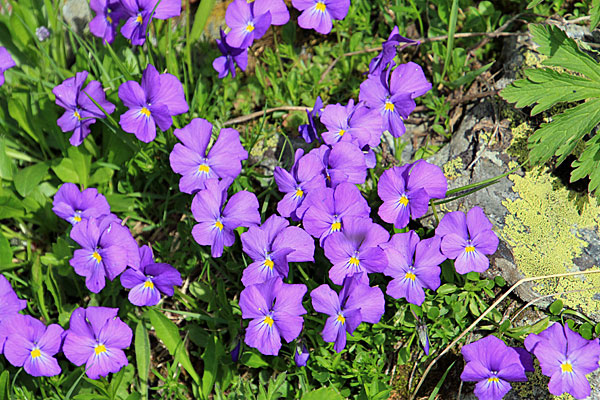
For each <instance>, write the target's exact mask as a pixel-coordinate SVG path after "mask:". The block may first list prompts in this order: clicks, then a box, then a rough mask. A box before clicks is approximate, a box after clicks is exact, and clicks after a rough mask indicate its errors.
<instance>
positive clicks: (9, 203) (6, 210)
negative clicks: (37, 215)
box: [0, 191, 25, 219]
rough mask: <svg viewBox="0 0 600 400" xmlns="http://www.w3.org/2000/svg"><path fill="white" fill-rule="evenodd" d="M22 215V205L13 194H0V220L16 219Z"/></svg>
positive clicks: (23, 211)
mask: <svg viewBox="0 0 600 400" xmlns="http://www.w3.org/2000/svg"><path fill="white" fill-rule="evenodd" d="M0 193H2V192H1V191H0ZM24 214H25V210H24V207H23V203H21V201H20V200H19V199H18V198H17V197H16V196H15V195H14V194H12V193H11V192H4V193H3V194H0V219H7V218H18V217H22V216H23V215H24Z"/></svg>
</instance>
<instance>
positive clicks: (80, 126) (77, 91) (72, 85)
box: [52, 71, 115, 146]
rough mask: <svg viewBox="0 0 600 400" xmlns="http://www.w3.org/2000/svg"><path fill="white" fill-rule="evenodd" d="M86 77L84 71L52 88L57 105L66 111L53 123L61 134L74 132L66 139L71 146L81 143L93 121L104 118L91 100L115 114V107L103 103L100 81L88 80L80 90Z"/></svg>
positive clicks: (106, 102)
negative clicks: (60, 130)
mask: <svg viewBox="0 0 600 400" xmlns="http://www.w3.org/2000/svg"><path fill="white" fill-rule="evenodd" d="M87 76H88V72H87V71H82V72H78V73H76V74H75V76H74V77H72V78H68V79H65V80H64V81H63V82H62V83H61V84H60V85H57V86H56V87H55V88H54V89H52V93H54V96H55V97H56V104H58V105H59V106H61V107H62V108H64V109H65V112H64V114H63V115H62V116H61V117H60V118H59V119H58V120H57V121H56V123H57V124H58V126H60V129H62V131H63V132H71V131H73V135H72V136H71V138H70V139H69V142H70V143H71V144H72V145H73V146H79V145H80V144H81V143H83V139H85V138H86V137H87V135H89V133H90V125H92V124H93V123H95V122H96V118H106V115H105V114H104V113H103V112H102V110H100V108H98V106H97V105H96V104H95V103H94V101H95V102H96V103H98V104H99V105H100V106H101V107H102V108H103V109H104V111H105V112H106V113H108V114H112V113H113V111H115V105H114V104H112V103H110V102H109V101H107V100H106V95H105V94H104V90H102V85H101V84H100V82H98V81H91V82H90V83H88V85H87V86H86V87H85V89H82V88H83V84H84V83H85V80H86V79H87ZM90 98H91V99H94V101H92V100H91V99H90Z"/></svg>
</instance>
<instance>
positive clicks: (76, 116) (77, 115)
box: [73, 111, 81, 121]
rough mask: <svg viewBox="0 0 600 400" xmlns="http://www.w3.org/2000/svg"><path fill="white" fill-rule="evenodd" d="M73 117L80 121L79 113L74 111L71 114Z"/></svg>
mask: <svg viewBox="0 0 600 400" xmlns="http://www.w3.org/2000/svg"><path fill="white" fill-rule="evenodd" d="M73 115H74V116H75V118H77V119H78V120H80V121H81V114H79V112H77V111H75V112H73Z"/></svg>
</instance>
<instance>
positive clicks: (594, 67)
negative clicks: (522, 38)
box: [500, 25, 600, 191]
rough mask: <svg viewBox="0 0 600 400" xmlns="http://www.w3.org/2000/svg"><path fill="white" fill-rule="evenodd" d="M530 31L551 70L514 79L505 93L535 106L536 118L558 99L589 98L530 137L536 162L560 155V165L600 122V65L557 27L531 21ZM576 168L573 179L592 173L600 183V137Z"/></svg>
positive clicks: (593, 185) (514, 100)
mask: <svg viewBox="0 0 600 400" xmlns="http://www.w3.org/2000/svg"><path fill="white" fill-rule="evenodd" d="M529 30H530V31H531V34H532V36H533V40H534V42H536V43H537V44H538V45H539V46H540V47H539V48H538V51H539V52H540V53H541V54H543V55H545V56H547V57H548V58H547V59H546V60H544V61H543V62H542V64H543V65H544V66H548V67H551V68H539V69H530V70H526V71H525V76H526V78H525V79H521V80H518V81H516V82H514V83H513V84H512V85H510V86H509V87H507V88H506V89H504V90H503V91H502V92H501V93H500V95H501V96H502V97H503V98H504V99H505V100H507V101H508V102H511V103H516V106H517V107H525V106H533V109H532V110H531V115H532V116H533V115H536V114H539V113H540V112H543V111H546V110H548V109H550V108H551V107H552V106H554V105H556V104H558V103H568V102H579V101H584V102H583V103H580V104H578V105H576V106H574V107H572V108H568V109H567V110H565V111H564V112H562V113H561V114H558V115H555V116H553V117H552V119H551V121H550V122H548V123H544V124H542V125H541V126H540V128H539V129H538V130H537V131H535V133H534V134H533V135H532V136H531V137H530V138H529V147H530V149H531V152H530V159H531V162H532V163H534V164H540V163H544V162H546V161H548V160H549V159H550V158H551V157H553V156H556V157H558V160H557V162H558V164H560V163H562V162H563V161H564V160H565V159H566V158H567V156H569V155H570V154H571V153H572V152H573V150H574V149H575V147H576V146H577V144H578V143H579V142H580V141H581V140H583V138H584V136H585V135H587V134H589V133H590V132H592V131H593V130H594V128H595V127H596V126H597V125H598V124H599V123H600V65H598V62H597V61H596V60H594V59H593V58H592V57H591V56H590V55H588V54H586V53H584V52H583V51H582V50H580V49H579V47H578V46H577V43H576V42H575V41H574V40H573V39H570V38H569V37H567V35H566V34H565V33H564V32H563V31H562V30H560V29H559V28H557V27H554V26H548V25H530V28H529ZM572 166H573V167H574V168H575V169H574V170H573V172H572V174H571V182H573V181H576V180H579V179H582V178H585V177H586V176H589V177H590V179H591V181H590V184H589V190H590V191H595V190H597V189H598V188H599V187H600V140H599V138H598V136H597V135H596V136H594V137H592V138H591V139H590V140H588V141H587V142H586V143H585V150H584V151H583V152H582V153H581V155H579V159H578V160H576V161H574V162H573V163H572Z"/></svg>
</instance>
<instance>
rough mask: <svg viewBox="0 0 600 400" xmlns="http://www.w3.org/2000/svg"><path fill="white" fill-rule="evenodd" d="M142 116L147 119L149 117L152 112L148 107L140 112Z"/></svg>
mask: <svg viewBox="0 0 600 400" xmlns="http://www.w3.org/2000/svg"><path fill="white" fill-rule="evenodd" d="M140 114H144V115H145V116H146V117H149V116H150V110H148V109H147V108H146V107H142V109H141V110H140Z"/></svg>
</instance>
